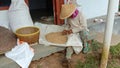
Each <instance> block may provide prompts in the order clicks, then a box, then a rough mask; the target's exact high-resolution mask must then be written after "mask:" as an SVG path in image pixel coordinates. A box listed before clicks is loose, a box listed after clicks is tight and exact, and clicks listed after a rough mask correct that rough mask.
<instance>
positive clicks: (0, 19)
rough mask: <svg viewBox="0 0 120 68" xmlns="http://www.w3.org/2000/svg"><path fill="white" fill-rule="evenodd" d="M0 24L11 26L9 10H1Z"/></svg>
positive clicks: (6, 26)
mask: <svg viewBox="0 0 120 68" xmlns="http://www.w3.org/2000/svg"><path fill="white" fill-rule="evenodd" d="M0 26H3V27H5V28H9V21H8V10H1V11H0Z"/></svg>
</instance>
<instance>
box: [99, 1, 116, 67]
mask: <svg viewBox="0 0 120 68" xmlns="http://www.w3.org/2000/svg"><path fill="white" fill-rule="evenodd" d="M115 5H116V4H115V0H109V3H108V13H107V22H106V27H105V34H104V42H103V43H104V46H103V52H102V57H101V64H100V68H106V67H107V61H108V55H109V49H110V43H111V36H112V30H113V24H114V16H115V10H114V7H115Z"/></svg>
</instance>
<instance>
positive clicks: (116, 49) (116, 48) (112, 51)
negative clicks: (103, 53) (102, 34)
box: [110, 43, 120, 57]
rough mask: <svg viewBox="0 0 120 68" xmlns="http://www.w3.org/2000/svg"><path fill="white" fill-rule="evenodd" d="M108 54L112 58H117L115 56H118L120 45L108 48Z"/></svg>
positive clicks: (119, 54)
mask: <svg viewBox="0 0 120 68" xmlns="http://www.w3.org/2000/svg"><path fill="white" fill-rule="evenodd" d="M110 54H111V55H112V56H113V57H115V56H116V57H117V56H120V43H119V44H118V45H116V46H111V47H110Z"/></svg>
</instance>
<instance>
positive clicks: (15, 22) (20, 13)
mask: <svg viewBox="0 0 120 68" xmlns="http://www.w3.org/2000/svg"><path fill="white" fill-rule="evenodd" d="M8 15H9V21H10V27H11V29H12V30H13V32H15V31H16V29H18V28H21V27H26V26H33V21H32V18H31V16H30V13H29V8H28V6H27V5H26V3H25V1H24V0H11V5H10V8H9V11H8Z"/></svg>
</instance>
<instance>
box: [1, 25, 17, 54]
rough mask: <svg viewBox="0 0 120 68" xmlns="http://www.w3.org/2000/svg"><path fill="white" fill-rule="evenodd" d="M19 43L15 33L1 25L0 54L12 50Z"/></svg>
mask: <svg viewBox="0 0 120 68" xmlns="http://www.w3.org/2000/svg"><path fill="white" fill-rule="evenodd" d="M16 44H17V38H16V36H15V34H14V33H13V32H12V31H10V30H8V29H7V28H4V27H1V26H0V54H4V53H5V52H7V51H9V50H11V49H12V48H13V47H14V46H15V45H16Z"/></svg>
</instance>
